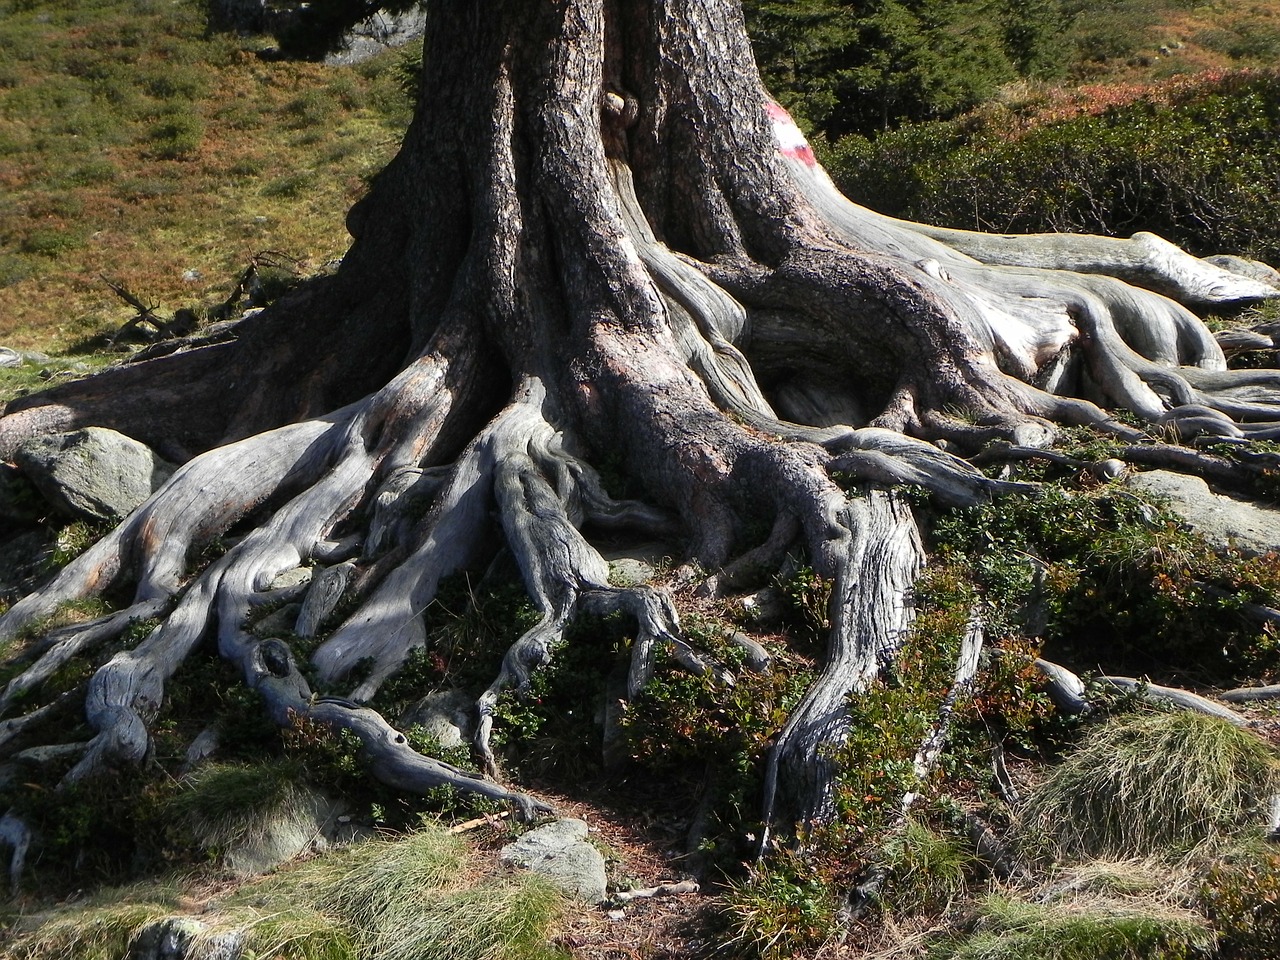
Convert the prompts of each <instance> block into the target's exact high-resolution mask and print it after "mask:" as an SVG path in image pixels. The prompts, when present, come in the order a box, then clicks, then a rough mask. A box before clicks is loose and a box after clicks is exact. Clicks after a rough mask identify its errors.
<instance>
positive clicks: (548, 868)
mask: <svg viewBox="0 0 1280 960" xmlns="http://www.w3.org/2000/svg"><path fill="white" fill-rule="evenodd" d="M499 857H500V859H501V860H502V862H503V863H505V864H509V865H513V866H520V867H526V868H527V869H529V870H532V871H533V872H534V873H537V874H541V875H542V876H544V877H546V878H547V879H548V880H550V881H551V882H552V883H554V884H555V885H556V886H557V887H559V888H560V889H561V890H563V891H564V892H565V893H567V894H569V895H570V896H573V897H576V898H577V899H578V900H581V901H583V902H584V903H599V902H600V901H602V900H603V899H604V898H605V896H606V894H607V892H608V881H607V879H606V878H605V862H604V856H603V855H602V854H601V853H600V851H599V850H597V849H596V848H595V847H594V846H592V845H591V844H590V843H588V842H587V825H586V823H585V822H584V821H582V820H557V821H555V822H554V823H548V824H546V825H545V826H542V827H538V828H537V829H536V830H530V831H529V832H528V833H526V834H525V835H524V836H522V837H520V838H519V839H518V840H516V841H515V843H510V844H507V846H505V847H503V848H502V852H501V853H500V854H499Z"/></svg>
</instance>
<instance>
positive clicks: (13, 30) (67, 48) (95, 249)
mask: <svg viewBox="0 0 1280 960" xmlns="http://www.w3.org/2000/svg"><path fill="white" fill-rule="evenodd" d="M265 45H266V41H265V40H262V39H253V38H251V39H244V38H240V37H237V36H235V35H232V34H225V33H224V34H219V33H210V32H208V30H207V26H206V22H205V15H204V12H203V6H202V5H201V4H200V3H199V2H198V0H177V2H163V3H162V2H158V0H78V2H72V0H51V2H33V0H0V52H2V53H0V344H2V345H5V346H10V347H14V348H18V349H32V348H35V349H44V350H49V349H53V350H58V349H65V348H66V347H68V346H70V345H72V344H74V343H76V342H77V341H80V340H83V339H85V338H86V337H88V336H92V335H94V334H97V333H99V332H102V331H103V330H106V329H110V328H111V327H113V326H114V325H116V324H118V323H120V322H123V321H124V320H126V319H128V318H129V317H130V316H131V315H132V313H133V311H132V310H131V308H129V307H128V306H126V305H125V304H123V303H122V302H120V301H119V300H118V299H117V298H116V297H115V296H114V294H112V293H111V291H110V290H108V289H107V287H106V286H105V285H104V284H103V283H102V282H101V280H100V279H99V277H100V276H101V275H105V276H108V277H111V278H112V279H114V280H117V281H119V282H122V283H123V284H124V285H125V286H127V287H128V288H130V289H131V290H132V291H133V292H135V293H137V294H138V295H140V296H142V297H143V298H144V299H147V300H149V301H151V302H156V303H159V304H161V305H163V307H164V308H166V309H170V310H171V309H173V308H175V307H177V306H181V305H184V304H189V303H192V302H199V301H203V300H210V299H221V298H222V297H223V296H225V295H226V292H227V291H228V288H229V284H230V282H231V281H232V279H233V278H234V276H235V275H236V274H237V273H238V272H239V271H240V270H242V269H243V267H244V266H245V264H246V263H247V261H248V259H249V257H251V256H252V255H253V254H254V253H257V252H259V251H262V250H266V249H273V250H279V251H282V252H284V253H287V254H289V255H290V256H293V257H296V258H299V259H300V260H303V261H305V262H309V263H311V264H315V265H319V264H321V263H323V262H324V261H326V260H329V259H332V258H335V257H338V256H341V255H342V253H343V252H344V251H345V249H346V246H347V243H348V237H347V235H346V232H345V230H344V228H343V216H344V214H345V212H346V210H347V208H348V207H349V206H350V205H351V203H352V202H353V200H355V199H356V198H357V197H358V196H359V195H360V193H361V192H362V191H363V189H364V182H365V178H366V177H367V176H369V175H370V174H371V173H373V172H376V171H377V170H378V169H380V167H381V166H382V165H383V164H384V163H385V162H386V161H387V159H389V158H390V156H391V154H392V153H393V152H394V150H395V147H396V145H397V142H398V139H399V135H400V132H401V131H402V130H403V127H404V125H405V123H406V122H407V120H408V115H409V106H408V102H407V99H406V97H405V95H404V93H403V91H402V90H401V89H400V85H399V82H398V79H397V77H396V76H395V73H396V71H395V66H396V64H397V62H398V60H399V57H400V54H399V53H397V52H394V51H393V52H389V53H387V54H384V55H383V56H382V57H380V58H379V59H377V60H375V61H371V62H370V63H366V64H364V65H361V66H358V67H343V68H339V67H326V66H323V65H320V64H314V63H284V62H270V61H266V60H263V59H261V58H260V57H258V56H257V55H256V52H255V49H254V48H260V47H262V46H265ZM184 275H185V276H186V277H187V278H186V279H184ZM195 275H198V278H197V279H191V277H193V276H195Z"/></svg>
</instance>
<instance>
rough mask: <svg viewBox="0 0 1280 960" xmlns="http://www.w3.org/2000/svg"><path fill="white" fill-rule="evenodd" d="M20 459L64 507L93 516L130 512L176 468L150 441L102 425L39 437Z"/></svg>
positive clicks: (16, 456)
mask: <svg viewBox="0 0 1280 960" xmlns="http://www.w3.org/2000/svg"><path fill="white" fill-rule="evenodd" d="M14 462H15V463H17V465H18V467H19V469H21V470H22V472H23V474H24V475H25V476H26V477H27V479H28V480H30V481H31V482H32V483H33V484H35V487H36V489H37V490H39V491H40V493H41V495H42V496H43V497H44V498H45V500H47V501H48V502H49V503H50V504H52V505H53V506H54V507H55V508H57V509H58V510H59V511H60V512H62V513H65V514H67V515H69V516H72V517H78V518H82V519H87V520H111V521H117V520H120V519H122V518H123V517H126V516H128V515H129V514H130V513H131V512H132V511H133V510H134V508H135V507H137V506H138V505H139V504H140V503H142V502H143V501H144V500H146V499H147V497H149V496H151V494H152V492H153V491H154V490H155V489H156V488H157V487H159V486H160V485H161V484H162V483H164V481H165V480H167V479H168V478H169V476H170V475H171V474H172V473H173V471H174V467H173V466H172V465H171V464H169V463H166V462H165V461H164V460H162V459H161V458H160V457H159V456H158V455H157V454H156V453H155V451H153V450H152V449H151V448H150V447H148V446H146V445H145V444H142V443H139V442H138V441H137V440H132V439H130V438H129V437H126V436H124V435H123V434H120V433H116V432H115V431H114V430H106V429H104V428H102V427H85V428H84V429H83V430H76V431H73V432H71V433H62V434H57V435H54V436H47V437H33V438H32V439H30V440H27V441H25V442H24V443H23V444H22V445H21V446H20V447H18V450H17V452H16V453H15V454H14Z"/></svg>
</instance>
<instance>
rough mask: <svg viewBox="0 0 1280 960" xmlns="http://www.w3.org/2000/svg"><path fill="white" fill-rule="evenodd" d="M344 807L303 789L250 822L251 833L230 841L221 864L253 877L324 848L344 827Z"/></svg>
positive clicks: (323, 796) (319, 794)
mask: <svg viewBox="0 0 1280 960" xmlns="http://www.w3.org/2000/svg"><path fill="white" fill-rule="evenodd" d="M344 809H345V808H344V807H343V805H342V804H340V803H339V802H337V801H334V800H332V799H331V798H329V797H327V796H325V795H324V794H322V793H320V792H318V791H314V790H307V791H305V793H304V794H303V795H302V796H300V797H298V798H296V799H295V800H293V801H292V802H290V803H286V804H282V805H281V806H280V807H279V808H278V809H277V810H276V811H275V812H274V813H272V814H270V815H267V816H264V817H263V818H262V819H261V820H260V821H259V822H258V823H256V824H255V825H254V829H253V832H252V834H251V835H249V836H246V837H243V838H241V839H240V840H238V841H236V842H234V843H230V844H228V845H227V846H226V848H225V850H224V851H223V854H222V863H223V865H224V866H225V867H226V868H227V869H228V870H230V871H231V872H232V873H234V874H237V875H238V876H242V877H251V876H257V875H259V874H263V873H267V872H268V871H270V870H274V869H275V868H276V867H278V866H279V865H280V864H282V863H285V862H287V861H289V860H292V859H293V858H294V857H296V856H298V855H299V854H303V853H313V852H316V851H319V850H324V849H326V848H327V847H328V846H329V844H330V843H331V842H332V841H334V840H335V839H336V838H337V837H339V836H340V835H342V834H343V832H344V831H345V830H346V829H347V825H346V822H345V821H344V820H343V819H341V817H342V813H343V811H344Z"/></svg>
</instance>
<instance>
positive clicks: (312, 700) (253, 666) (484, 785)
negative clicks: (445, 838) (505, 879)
mask: <svg viewBox="0 0 1280 960" xmlns="http://www.w3.org/2000/svg"><path fill="white" fill-rule="evenodd" d="M238 663H239V665H240V666H241V668H242V669H243V670H244V674H245V679H246V682H247V684H248V685H249V687H250V688H251V689H253V690H257V691H258V692H259V693H260V694H262V697H263V699H264V701H265V702H266V709H267V712H268V714H269V715H270V716H271V719H272V720H273V721H274V722H275V723H277V724H278V725H280V726H282V727H296V726H298V725H299V724H305V723H312V724H318V725H320V726H323V727H328V728H330V729H334V730H349V731H350V732H352V733H354V734H355V735H356V737H358V738H359V740H360V743H361V753H360V756H361V759H362V760H363V761H364V764H365V768H366V769H367V770H368V771H369V773H370V774H371V775H372V776H373V777H374V778H375V779H376V780H378V781H379V782H381V783H385V784H387V785H388V786H390V787H394V788H396V789H397V790H403V791H405V792H407V793H424V792H425V791H427V790H430V789H432V788H434V787H441V786H447V787H452V788H454V789H456V790H461V791H464V792H467V793H475V794H479V795H481V796H484V797H489V798H490V799H492V800H497V801H500V802H503V803H510V804H512V805H513V806H514V807H515V809H516V811H517V813H518V815H519V816H520V818H521V819H522V820H524V821H526V822H527V821H529V820H533V819H535V818H536V817H537V816H539V815H542V814H550V813H554V810H553V808H552V807H550V806H549V805H547V804H545V803H543V802H541V801H539V800H535V799H534V798H533V797H530V796H527V795H526V794H522V793H516V792H513V791H511V790H507V789H506V788H505V787H502V786H500V785H499V784H497V783H494V782H493V781H491V780H488V779H486V778H485V777H483V776H481V775H480V774H475V773H469V772H467V771H465V770H462V769H459V768H458V767H455V766H453V765H452V764H448V763H444V762H443V761H440V760H433V759H432V758H430V757H426V756H423V755H422V754H420V753H418V752H417V751H416V750H414V749H413V748H412V747H411V746H409V742H408V740H407V739H406V738H405V736H404V734H403V733H400V732H399V731H398V730H396V729H395V728H394V727H392V726H391V725H390V724H389V723H387V722H386V720H384V719H383V718H382V716H381V715H380V714H378V713H377V712H376V711H373V710H370V709H368V708H366V707H361V706H360V705H359V704H355V703H352V702H351V701H348V700H341V699H337V698H332V697H316V696H314V695H313V694H312V692H311V688H310V686H309V685H308V684H307V681H306V679H305V678H304V677H303V676H302V674H301V673H299V672H298V666H297V663H296V662H295V660H294V657H293V652H292V651H291V650H290V649H289V646H288V644H286V643H284V642H283V641H281V640H275V639H269V640H263V641H261V642H259V643H256V644H253V645H251V646H246V647H244V648H243V649H242V650H241V655H240V657H239V658H238Z"/></svg>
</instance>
